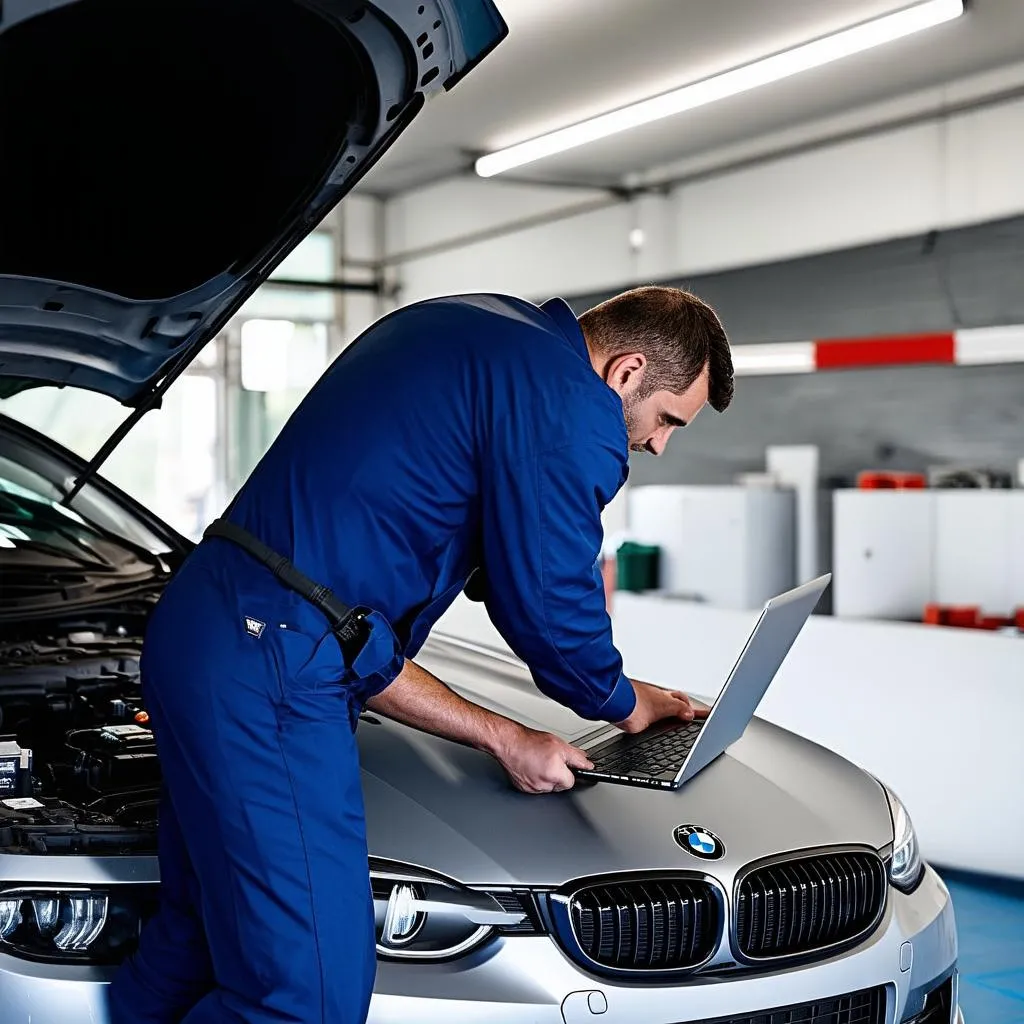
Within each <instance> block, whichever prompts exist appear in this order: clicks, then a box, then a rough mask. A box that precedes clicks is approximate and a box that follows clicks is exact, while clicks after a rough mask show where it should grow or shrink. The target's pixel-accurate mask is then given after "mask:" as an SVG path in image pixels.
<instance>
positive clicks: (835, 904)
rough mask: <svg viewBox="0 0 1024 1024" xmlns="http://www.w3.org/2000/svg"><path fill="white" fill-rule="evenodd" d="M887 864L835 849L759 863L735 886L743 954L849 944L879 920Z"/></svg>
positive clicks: (781, 953)
mask: <svg viewBox="0 0 1024 1024" xmlns="http://www.w3.org/2000/svg"><path fill="white" fill-rule="evenodd" d="M886 891H887V889H886V881H885V866H884V865H883V864H882V861H881V860H880V859H879V858H878V857H876V856H874V855H873V854H870V853H835V854H828V855H819V856H815V857H804V858H801V859H799V860H791V861H786V862H785V863H781V864H772V865H769V866H765V867H760V868H757V869H755V870H754V871H752V872H751V873H750V874H748V875H747V876H745V878H744V879H743V881H742V882H741V883H740V886H739V896H738V900H737V908H736V913H737V917H736V940H737V943H738V945H739V952H740V954H741V955H742V956H745V957H750V958H767V957H784V956H791V955H799V954H803V953H812V952H814V951H816V950H820V949H824V948H826V947H830V946H834V945H837V944H841V943H846V942H851V941H854V940H856V939H857V938H858V937H860V936H861V935H863V934H864V933H865V932H866V931H867V930H868V929H869V928H871V926H872V925H873V924H874V923H875V922H876V921H877V919H878V917H879V915H880V913H881V911H882V908H883V906H884V905H885V896H886Z"/></svg>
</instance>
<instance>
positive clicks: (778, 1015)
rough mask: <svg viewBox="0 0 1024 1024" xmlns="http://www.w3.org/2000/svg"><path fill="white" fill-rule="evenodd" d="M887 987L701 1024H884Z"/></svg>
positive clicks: (722, 1018)
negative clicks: (798, 1023)
mask: <svg viewBox="0 0 1024 1024" xmlns="http://www.w3.org/2000/svg"><path fill="white" fill-rule="evenodd" d="M885 1009H886V1007H885V989H882V988H876V989H871V990H869V991H866V992H855V993H853V994H852V995H848V996H837V997H836V998H834V999H820V1000H818V1001H817V1002H815V1003H800V1004H799V1006H784V1007H780V1008H778V1009H776V1010H760V1011H759V1012H757V1013H749V1014H746V1015H745V1016H743V1017H720V1018H717V1019H715V1020H707V1021H703V1022H702V1024H796V1022H797V1021H799V1022H800V1024H885Z"/></svg>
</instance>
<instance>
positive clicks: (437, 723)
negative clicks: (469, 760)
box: [366, 661, 522, 757]
mask: <svg viewBox="0 0 1024 1024" xmlns="http://www.w3.org/2000/svg"><path fill="white" fill-rule="evenodd" d="M366 706H367V707H368V708H370V709H371V710H373V711H376V712H378V713H379V714H382V715H384V716H385V717H387V718H393V719H395V721H398V722H402V723H403V724H405V725H411V726H413V727H414V728H416V729H420V730H421V731H423V732H429V733H433V734H434V735H435V736H442V737H444V738H445V739H449V740H453V741H455V742H456V743H462V744H465V745H466V746H470V747H476V748H477V749H478V750H484V751H486V752H487V753H489V754H492V755H494V756H496V757H497V756H500V755H501V753H502V752H503V751H505V750H507V749H508V748H509V746H510V745H511V744H512V743H514V742H515V737H516V733H517V731H518V730H521V729H522V726H520V725H519V724H518V723H516V722H513V721H512V720H511V719H509V718H504V717H503V716H502V715H497V714H495V713H494V712H492V711H488V710H487V709H486V708H482V707H480V706H479V705H477V704H474V703H472V701H468V700H466V699H465V698H463V697H460V696H459V695H458V694H457V693H455V692H454V691H453V690H451V689H450V688H449V687H447V686H445V684H444V683H442V682H441V680H440V679H438V678H437V677H436V676H432V675H431V674H430V673H429V672H428V671H427V670H426V669H423V668H420V666H419V665H417V664H415V663H414V662H412V661H406V663H405V667H404V668H403V669H402V671H401V672H400V673H399V675H398V677H397V678H396V679H395V681H394V682H393V683H391V685H390V686H388V687H387V689H385V690H383V691H382V692H381V693H379V694H377V695H376V696H375V697H371V698H370V700H369V701H367V705H366Z"/></svg>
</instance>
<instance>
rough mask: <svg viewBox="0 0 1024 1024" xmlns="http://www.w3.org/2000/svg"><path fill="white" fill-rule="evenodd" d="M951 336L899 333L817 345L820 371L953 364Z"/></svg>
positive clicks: (819, 342) (815, 350)
mask: <svg viewBox="0 0 1024 1024" xmlns="http://www.w3.org/2000/svg"><path fill="white" fill-rule="evenodd" d="M955 349H956V341H955V338H954V335H952V334H896V335H892V336H890V337H876V338H835V339H830V340H827V341H816V342H815V343H814V363H815V366H816V367H817V368H818V369H819V370H836V369H843V368H844V367H848V366H892V365H899V364H905V363H952V362H954V359H955Z"/></svg>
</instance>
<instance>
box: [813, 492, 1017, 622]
mask: <svg viewBox="0 0 1024 1024" xmlns="http://www.w3.org/2000/svg"><path fill="white" fill-rule="evenodd" d="M833 508H834V529H833V568H834V571H835V579H834V583H833V594H834V604H833V608H834V610H835V614H836V615H839V616H843V617H846V618H874V619H909V620H917V619H920V617H921V614H922V612H923V611H924V606H925V605H926V604H930V603H933V602H937V603H939V604H945V605H975V606H978V607H980V608H981V610H982V612H983V613H984V614H989V615H1000V616H1002V615H1009V614H1011V613H1012V612H1014V611H1015V609H1017V608H1019V607H1024V490H1016V491H1005V490H964V491H959V490H948V491H943V490H935V491H857V490H850V491H837V492H836V495H835V501H834V506H833Z"/></svg>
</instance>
